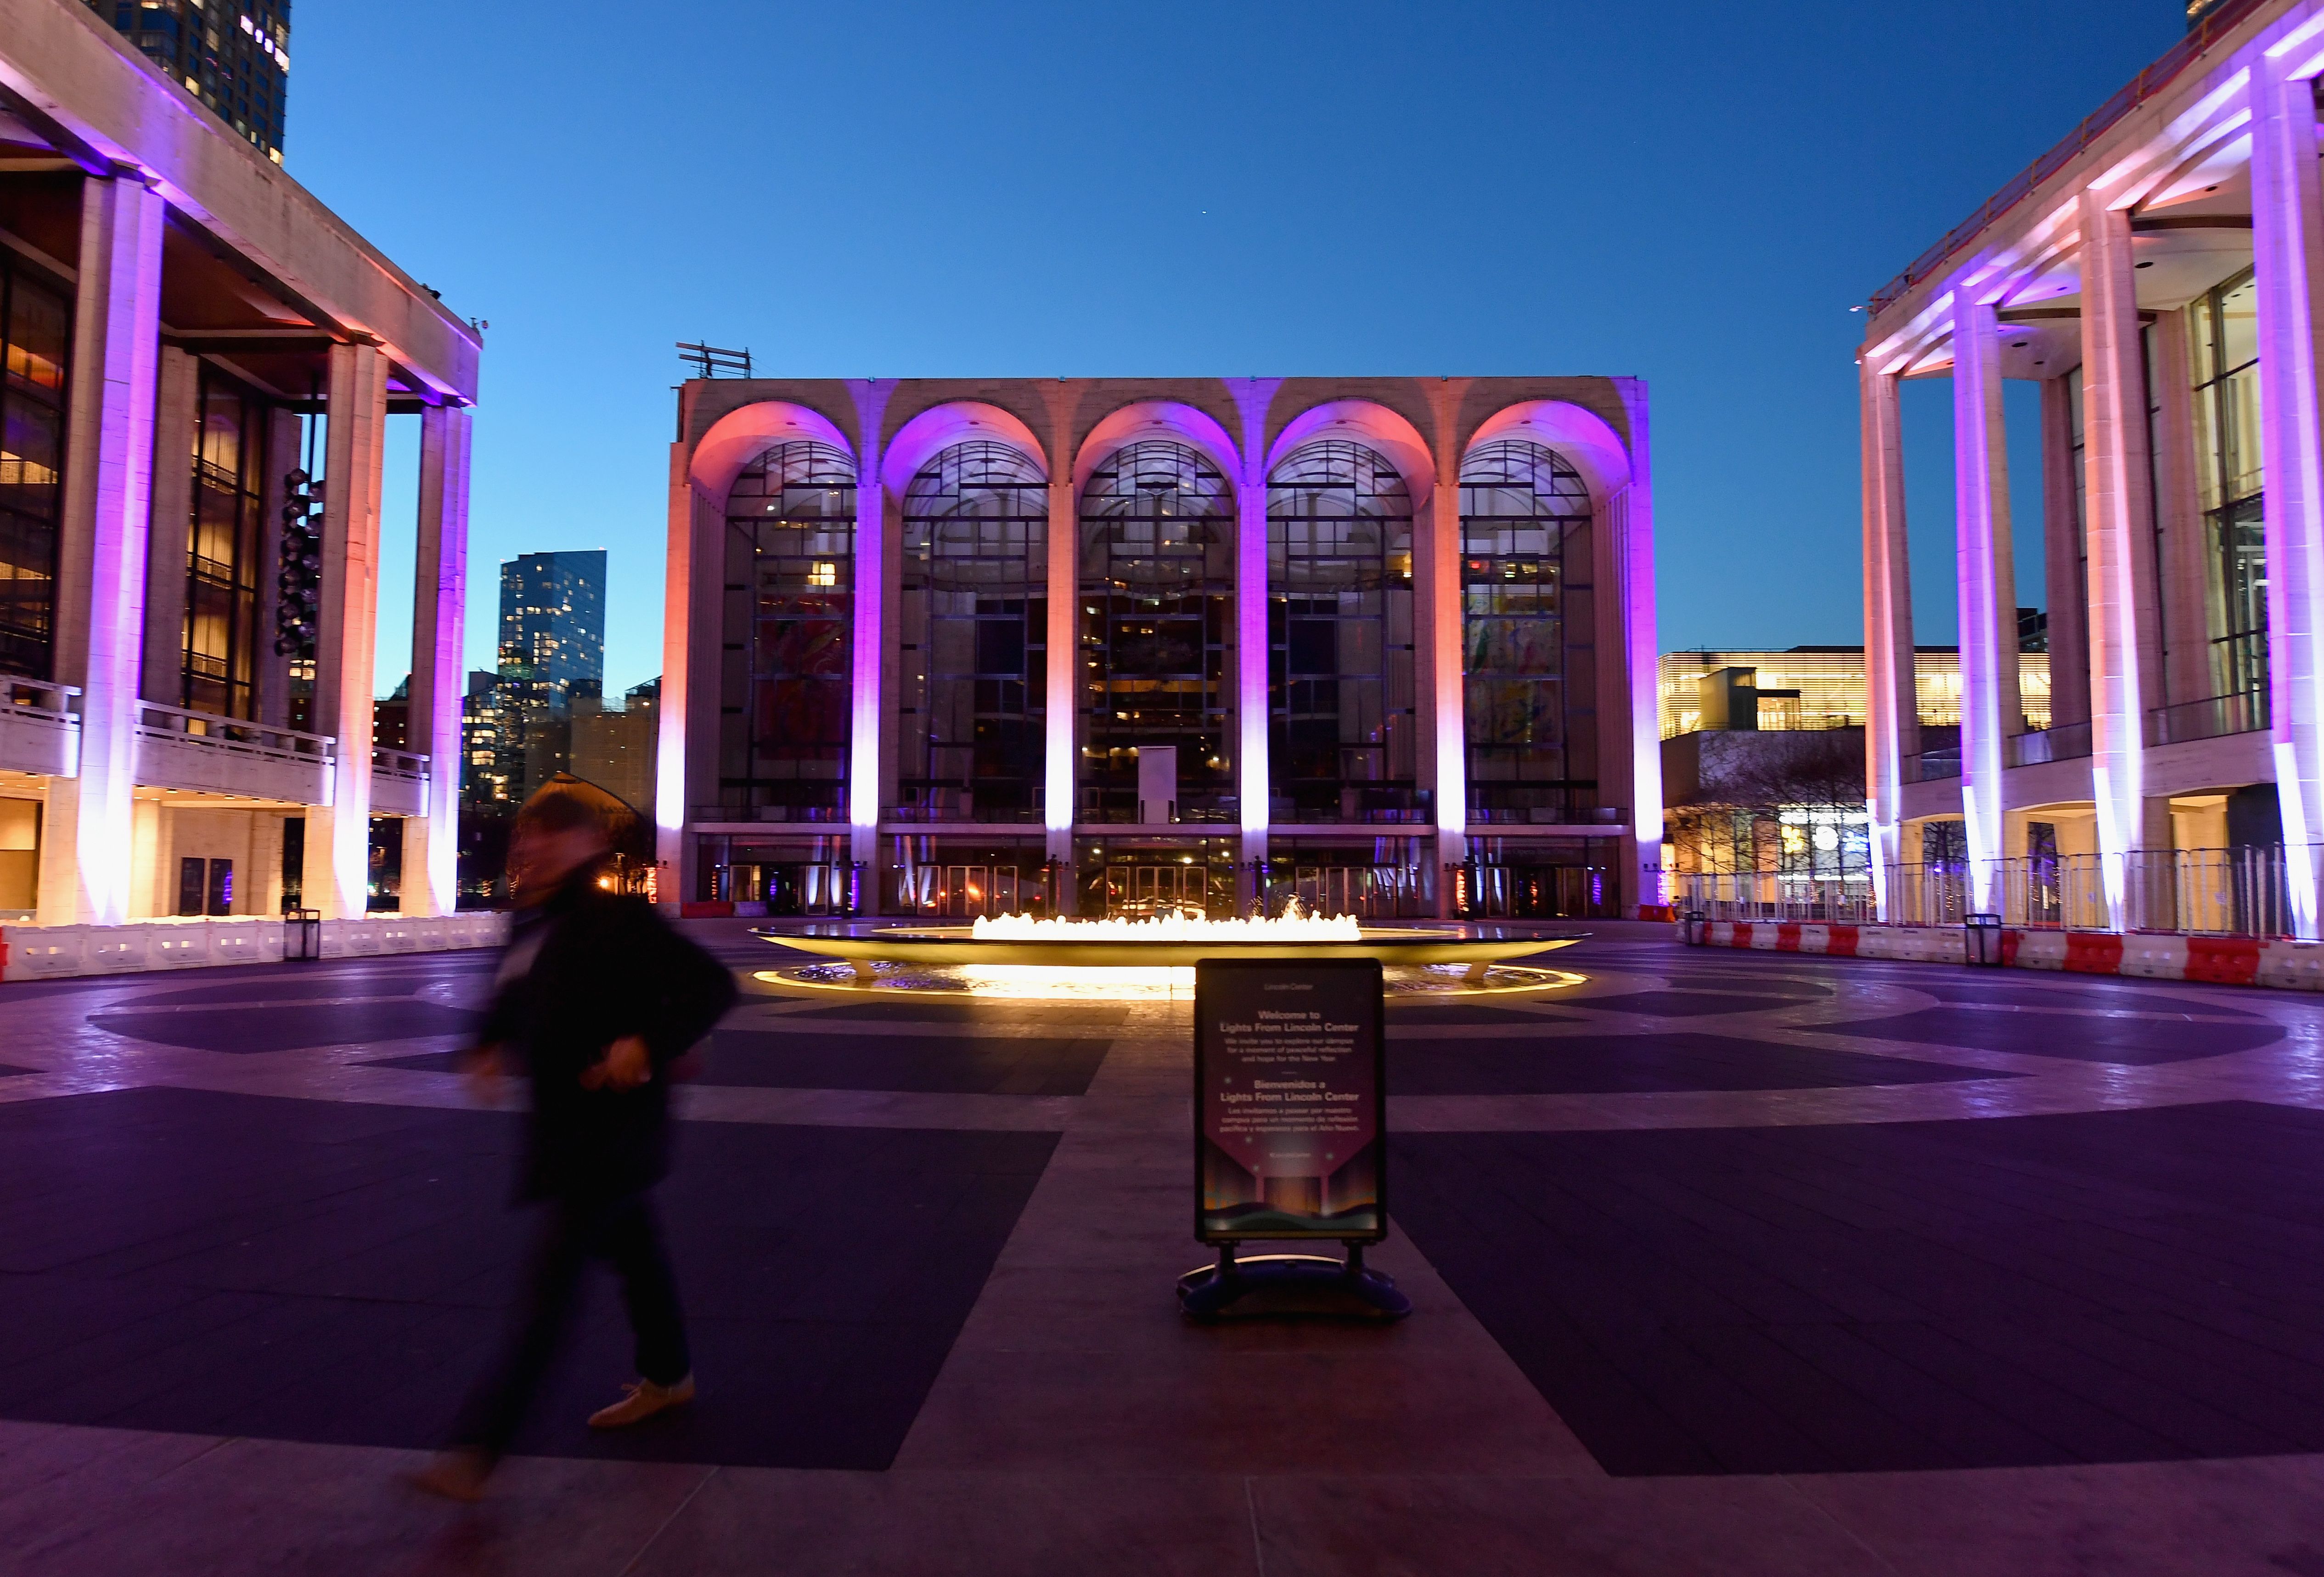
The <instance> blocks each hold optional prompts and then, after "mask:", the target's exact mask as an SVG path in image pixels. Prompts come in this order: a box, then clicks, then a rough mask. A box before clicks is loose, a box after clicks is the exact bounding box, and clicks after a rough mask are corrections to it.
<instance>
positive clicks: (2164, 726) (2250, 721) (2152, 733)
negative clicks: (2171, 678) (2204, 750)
mask: <svg viewBox="0 0 2324 1577" xmlns="http://www.w3.org/2000/svg"><path fill="white" fill-rule="evenodd" d="M2269 721H2270V718H2269V709H2268V694H2267V692H2266V691H2265V690H2242V691H2238V692H2237V693H2236V694H2235V695H2232V696H2206V697H2204V698H2203V699H2202V700H2200V701H2181V702H2180V703H2179V704H2178V705H2175V706H2157V707H2156V708H2154V710H2153V711H2152V712H2149V713H2148V714H2147V715H2146V742H2147V743H2148V744H2149V745H2150V746H2151V745H2163V744H2185V743H2186V742H2189V741H2190V740H2198V739H2225V738H2226V737H2227V735H2229V734H2231V733H2259V732H2260V731H2261V730H2263V729H2264V728H2266V727H2267V726H2268V724H2269Z"/></svg>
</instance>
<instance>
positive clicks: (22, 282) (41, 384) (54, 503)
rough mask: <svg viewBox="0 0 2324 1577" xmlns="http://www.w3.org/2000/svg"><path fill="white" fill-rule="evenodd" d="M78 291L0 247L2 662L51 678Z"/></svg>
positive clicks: (2, 667) (2, 666)
mask: <svg viewBox="0 0 2324 1577" xmlns="http://www.w3.org/2000/svg"><path fill="white" fill-rule="evenodd" d="M71 343H72V297H71V296H70V294H69V292H67V291H61V290H58V289H56V288H55V287H54V286H52V285H51V284H49V283H48V282H47V281H44V280H40V279H35V278H33V277H32V275H31V274H30V273H29V272H26V270H25V269H24V267H23V265H22V264H21V263H16V262H14V260H13V259H12V258H11V256H10V255H9V254H7V253H5V252H0V671H5V672H7V673H14V674H22V675H24V676H26V677H28V678H40V679H45V678H51V677H53V669H52V668H51V661H52V651H51V635H52V633H53V632H54V628H55V621H56V574H57V515H58V510H59V507H60V501H61V498H62V494H63V491H64V488H63V472H64V464H65V460H64V454H65V439H64V431H65V420H64V403H65V362H66V355H67V347H68V346H69V345H70V344H71Z"/></svg>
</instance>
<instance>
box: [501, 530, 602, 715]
mask: <svg viewBox="0 0 2324 1577" xmlns="http://www.w3.org/2000/svg"><path fill="white" fill-rule="evenodd" d="M500 657H501V663H500V666H501V677H502V678H503V679H509V680H512V681H515V682H518V683H521V684H524V685H527V686H530V687H531V690H530V698H531V699H533V700H536V701H538V702H539V703H540V704H542V705H546V706H548V707H549V709H550V710H552V711H554V712H557V713H558V714H560V715H561V714H564V713H567V712H569V711H570V710H571V709H572V705H573V699H574V696H576V694H581V695H588V696H598V695H602V694H603V693H604V682H605V553H604V549H593V550H591V551H588V552H583V553H527V554H525V555H524V556H523V557H521V558H511V559H508V560H506V561H505V562H503V564H502V565H501V650H500Z"/></svg>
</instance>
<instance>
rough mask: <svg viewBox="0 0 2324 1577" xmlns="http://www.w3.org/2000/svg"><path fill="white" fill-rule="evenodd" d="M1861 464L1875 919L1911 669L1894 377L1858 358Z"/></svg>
mask: <svg viewBox="0 0 2324 1577" xmlns="http://www.w3.org/2000/svg"><path fill="white" fill-rule="evenodd" d="M1857 374H1858V376H1857V383H1858V391H1859V393H1858V398H1859V400H1860V401H1861V407H1862V417H1861V426H1862V436H1863V470H1864V689H1865V713H1864V789H1865V795H1864V797H1865V800H1866V803H1867V807H1868V809H1869V811H1870V814H1871V822H1872V851H1871V853H1872V884H1873V894H1874V898H1875V900H1876V902H1877V906H1878V912H1879V915H1880V918H1882V919H1888V918H1891V916H1890V912H1889V908H1888V904H1889V893H1888V879H1889V873H1890V870H1891V868H1892V867H1894V866H1895V865H1897V864H1899V863H1902V862H1904V858H1905V853H1904V848H1903V846H1902V837H1901V835H1902V829H1903V825H1904V807H1903V798H1902V795H1903V784H1904V770H1903V759H1904V757H1905V756H1909V755H1918V754H1919V753H1920V747H1921V718H1920V699H1919V696H1918V694H1917V685H1918V681H1917V676H1916V675H1915V674H1914V671H1913V571H1912V557H1911V555H1910V554H1909V553H1908V552H1907V550H1906V547H1905V538H1904V427H1903V422H1902V420H1901V418H1900V414H1899V410H1898V405H1897V384H1898V382H1899V380H1898V379H1897V377H1896V375H1895V374H1893V373H1889V372H1886V371H1883V370H1882V369H1881V368H1880V367H1878V366H1877V365H1875V364H1873V363H1872V362H1871V361H1869V360H1867V361H1864V362H1862V363H1860V364H1858V369H1857Z"/></svg>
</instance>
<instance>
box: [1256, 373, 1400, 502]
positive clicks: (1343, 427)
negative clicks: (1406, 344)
mask: <svg viewBox="0 0 2324 1577" xmlns="http://www.w3.org/2000/svg"><path fill="white" fill-rule="evenodd" d="M1331 438H1337V439H1340V440H1342V441H1343V442H1346V443H1351V444H1361V445H1363V446H1364V447H1366V448H1369V449H1376V450H1378V451H1379V453H1380V454H1381V455H1383V456H1384V457H1387V459H1388V462H1389V464H1391V465H1393V466H1395V467H1396V468H1397V473H1398V474H1399V475H1402V476H1403V478H1404V485H1405V488H1406V491H1407V492H1409V493H1411V494H1412V518H1413V519H1414V520H1415V521H1418V520H1419V519H1420V518H1421V516H1422V515H1424V514H1425V513H1426V512H1427V510H1428V504H1429V501H1430V499H1431V498H1433V497H1434V495H1435V492H1436V466H1435V464H1434V462H1433V461H1432V460H1431V459H1430V458H1429V455H1428V444H1427V441H1426V440H1425V439H1424V438H1422V437H1421V436H1420V432H1419V429H1416V428H1415V427H1414V426H1413V425H1412V423H1411V422H1409V421H1407V420H1405V419H1404V418H1403V417H1402V416H1399V415H1398V414H1397V412H1395V411H1393V410H1389V409H1388V407H1387V406H1385V405H1379V404H1375V403H1374V402H1373V401H1369V400H1333V401H1327V402H1326V403H1324V404H1322V405H1315V406H1310V407H1309V408H1308V409H1307V410H1303V411H1301V412H1300V413H1299V414H1298V415H1296V416H1295V417H1293V418H1292V419H1291V420H1289V421H1288V422H1286V423H1285V424H1284V428H1283V430H1282V431H1281V432H1279V433H1277V434H1276V436H1275V442H1274V443H1272V444H1270V445H1269V446H1268V451H1267V472H1268V475H1270V476H1271V475H1274V474H1275V468H1276V467H1277V466H1280V465H1281V464H1283V462H1284V461H1285V460H1286V459H1288V458H1289V457H1291V455H1292V453H1293V452H1294V451H1295V450H1296V449H1298V448H1300V447H1302V446H1304V445H1306V444H1312V443H1316V442H1319V441H1323V440H1325V439H1331Z"/></svg>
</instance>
